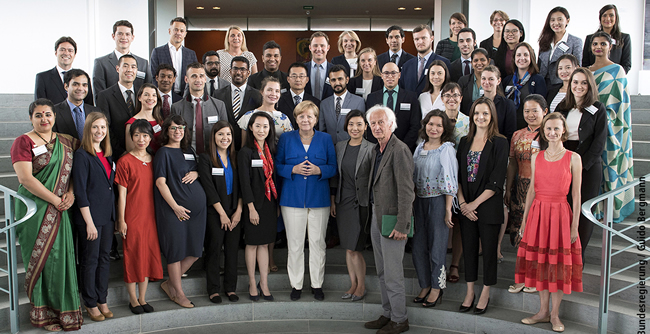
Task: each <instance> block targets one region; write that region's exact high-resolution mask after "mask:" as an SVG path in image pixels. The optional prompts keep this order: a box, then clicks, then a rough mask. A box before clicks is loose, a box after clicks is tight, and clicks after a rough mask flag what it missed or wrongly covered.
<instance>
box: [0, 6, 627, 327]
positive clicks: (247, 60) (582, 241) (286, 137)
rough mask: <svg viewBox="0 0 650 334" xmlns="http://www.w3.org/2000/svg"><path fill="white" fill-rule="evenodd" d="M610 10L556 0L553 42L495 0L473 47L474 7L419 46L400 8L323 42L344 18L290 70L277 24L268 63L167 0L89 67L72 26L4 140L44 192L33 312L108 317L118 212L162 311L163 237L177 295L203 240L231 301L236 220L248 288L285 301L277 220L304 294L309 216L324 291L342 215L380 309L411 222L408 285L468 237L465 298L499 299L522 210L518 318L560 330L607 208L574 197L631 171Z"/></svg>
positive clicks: (399, 304)
mask: <svg viewBox="0 0 650 334" xmlns="http://www.w3.org/2000/svg"><path fill="white" fill-rule="evenodd" d="M599 17H600V23H601V26H600V29H599V30H598V31H597V32H596V33H594V34H593V35H589V36H587V38H586V43H585V44H584V52H583V47H582V45H581V44H582V42H581V40H580V39H579V38H577V37H575V36H572V35H570V34H569V33H568V32H567V31H566V28H567V25H568V23H569V19H570V17H569V13H568V12H567V11H566V9H564V8H562V7H556V8H554V9H553V10H551V12H550V13H549V14H548V17H547V20H546V23H545V27H544V29H543V31H542V34H541V36H540V38H539V41H540V45H539V50H540V55H539V57H536V55H535V51H534V50H533V48H532V47H531V46H530V45H529V44H527V43H525V42H523V39H524V36H525V34H524V29H523V25H522V24H521V22H519V21H518V20H515V19H512V20H511V19H509V17H508V15H507V14H506V13H505V12H503V11H500V10H497V11H494V13H492V15H491V16H490V22H491V24H492V26H493V28H494V34H493V35H492V36H491V37H490V38H488V39H487V40H485V41H483V42H481V43H480V45H481V47H480V48H477V47H476V34H475V32H474V31H473V30H472V29H471V28H469V27H468V22H467V19H466V18H465V16H464V15H463V14H461V13H455V14H453V15H452V16H451V18H450V20H449V27H450V33H451V37H449V38H447V39H444V40H442V41H440V42H439V43H438V45H437V47H436V51H435V52H433V31H432V30H431V27H429V26H426V25H419V26H417V27H415V28H414V29H413V41H414V44H415V47H416V49H417V51H418V55H417V56H413V55H410V54H408V53H407V52H405V51H404V50H402V44H403V42H404V37H405V34H404V30H403V29H402V28H401V27H399V26H391V27H390V28H388V30H387V31H386V43H387V44H388V46H389V50H388V51H387V52H385V53H382V54H379V55H377V53H376V51H375V50H374V49H372V48H363V49H362V48H361V41H360V40H359V38H358V36H357V34H356V33H355V32H354V31H344V32H343V33H341V35H340V36H339V40H338V48H339V51H340V52H341V53H342V54H341V55H340V56H337V57H334V58H333V59H332V62H329V61H328V60H327V53H328V51H329V47H330V46H329V37H328V36H327V35H326V34H324V33H322V32H315V33H313V34H312V36H311V38H310V45H309V49H310V51H311V53H312V60H311V61H309V62H307V63H293V64H291V65H290V66H289V71H288V73H284V72H282V71H280V70H279V65H280V61H281V48H280V46H279V45H278V44H277V43H275V42H274V41H269V42H267V43H266V44H264V47H263V57H262V58H263V62H264V69H263V70H261V71H258V70H257V59H256V58H255V55H254V54H253V53H252V52H250V51H248V49H247V47H246V40H245V37H244V33H243V31H242V30H241V29H240V28H238V27H234V26H233V27H231V28H230V29H228V32H227V34H226V38H225V40H224V49H223V50H219V51H209V52H207V53H205V54H204V55H203V57H202V61H201V62H198V61H197V57H196V54H195V53H194V51H192V50H190V49H188V48H186V47H184V46H183V40H184V38H185V35H186V34H187V22H186V21H185V20H184V19H183V18H175V19H173V20H172V21H171V22H170V28H169V33H170V40H169V43H167V44H166V45H163V46H160V47H158V48H155V49H154V50H153V52H152V54H151V57H150V63H149V62H148V61H147V60H146V59H143V58H140V57H137V56H135V55H133V54H131V53H130V51H129V48H130V44H131V42H132V41H133V39H134V33H133V26H132V25H131V24H130V23H129V22H128V21H118V22H116V23H115V25H114V27H113V38H114V40H115V42H116V49H115V50H114V51H113V52H111V53H109V54H108V55H106V56H104V57H101V58H98V59H97V60H96V61H95V69H94V72H93V79H92V85H91V79H90V77H89V75H88V74H87V73H86V72H84V71H83V70H80V69H74V68H72V61H73V60H74V56H75V54H76V44H75V42H74V40H72V38H70V37H62V38H61V39H59V40H58V41H57V42H56V45H55V54H56V56H57V62H58V64H57V66H56V67H55V68H54V69H52V70H50V71H46V72H42V73H39V74H38V75H37V78H36V100H35V101H34V102H33V103H32V104H31V105H30V106H29V117H30V120H31V122H32V125H33V127H34V129H33V130H32V131H30V132H28V133H26V134H24V135H22V136H20V137H18V138H17V139H16V141H15V142H14V144H13V146H12V149H11V157H12V162H13V164H14V169H15V171H16V173H17V175H18V178H19V181H20V184H21V186H20V187H19V190H18V192H19V193H20V194H22V195H24V196H26V197H28V198H31V199H33V200H34V201H35V202H36V203H37V208H38V211H37V214H36V215H35V216H34V217H32V218H31V219H30V221H29V222H27V223H25V224H23V225H21V226H20V227H19V228H18V234H19V241H20V244H21V245H22V247H21V250H22V256H23V259H24V263H25V266H26V284H25V288H26V290H27V293H28V296H29V298H30V302H31V304H32V311H31V312H30V318H31V321H32V324H33V325H35V326H39V327H45V329H47V330H50V331H60V330H76V329H79V328H80V327H81V325H82V323H83V316H82V313H81V306H82V304H83V307H84V308H85V309H86V311H87V313H88V316H89V317H90V319H91V320H93V321H102V320H104V319H106V318H111V317H113V313H112V312H111V311H110V309H109V307H108V305H107V303H106V297H107V291H108V276H109V275H108V269H109V266H110V257H111V248H112V247H114V245H115V244H116V241H115V240H114V231H117V232H118V233H119V235H120V236H121V237H122V238H123V256H124V281H125V283H126V287H127V291H128V294H129V308H130V310H131V311H132V312H133V313H135V314H142V313H144V312H147V313H148V312H153V311H154V308H153V306H151V305H150V304H149V303H147V301H146V299H145V296H146V290H147V285H148V282H149V281H158V280H162V279H163V268H162V261H161V254H162V255H163V256H164V257H165V260H166V263H167V274H168V279H167V280H165V281H163V282H162V283H161V284H160V287H161V289H162V290H163V291H164V292H165V293H166V294H167V295H168V297H169V298H170V299H171V300H172V301H174V302H175V303H177V304H178V305H180V306H182V307H186V308H192V307H194V304H193V303H192V302H191V301H190V300H189V299H188V297H187V296H186V295H185V293H184V292H183V286H182V282H181V277H182V276H183V275H184V274H185V273H186V272H187V271H188V270H189V268H190V267H191V266H192V264H193V263H194V262H195V261H196V260H197V259H198V258H199V257H204V264H205V271H206V283H207V286H206V290H207V295H208V298H209V299H210V301H212V302H213V303H221V302H222V293H225V297H227V298H228V300H229V301H231V302H236V301H238V300H239V297H238V295H237V291H236V287H237V278H238V276H237V266H238V263H237V259H238V256H237V254H238V251H239V245H240V240H242V239H243V242H244V244H245V251H244V252H245V261H246V269H247V273H248V278H249V284H248V298H249V299H250V300H253V301H258V300H260V298H263V299H264V300H267V301H272V300H273V299H274V297H273V295H272V294H271V291H270V289H269V284H268V274H269V272H271V271H277V266H276V265H275V263H274V261H273V245H274V243H275V241H276V234H277V232H278V230H279V229H281V228H282V227H284V229H285V230H286V238H287V247H288V259H287V272H288V277H289V282H290V285H291V288H292V291H291V294H290V297H291V300H298V299H300V298H301V294H302V290H303V283H304V282H303V281H304V271H305V268H304V263H305V260H304V247H305V238H307V239H308V241H309V271H310V280H311V282H310V288H311V293H312V294H313V295H314V298H315V299H316V300H323V299H324V298H325V295H324V291H323V281H324V278H325V263H326V261H325V257H326V242H325V236H326V232H327V228H328V221H330V220H332V221H335V226H336V227H337V230H338V235H339V238H340V244H341V247H343V248H344V249H346V262H347V268H348V273H349V276H350V289H348V290H347V291H345V292H344V293H343V295H342V296H341V298H343V299H350V300H352V301H358V300H362V299H363V298H364V297H365V296H366V294H367V290H366V285H365V276H366V263H365V260H364V257H363V254H362V252H363V251H364V249H366V246H367V243H368V239H369V240H370V242H371V244H372V251H373V253H374V258H375V264H376V269H377V275H378V277H379V282H380V290H381V291H380V293H381V302H382V310H383V312H382V315H381V316H380V317H379V318H378V319H377V320H374V321H370V322H368V323H366V324H365V327H367V328H371V329H377V330H378V333H400V332H403V331H406V330H408V328H409V324H408V315H407V307H406V306H407V302H406V293H405V285H404V271H403V258H404V254H405V248H406V244H407V240H408V238H412V240H411V249H412V256H413V263H414V265H415V269H416V272H417V278H418V283H419V285H420V288H421V291H420V293H419V294H418V295H417V296H416V297H415V298H414V299H413V302H414V303H418V304H421V305H422V306H423V307H435V306H436V305H437V303H438V302H439V301H440V300H441V299H442V297H443V294H444V289H445V288H446V286H447V282H449V283H455V282H458V281H459V279H460V274H459V266H460V259H461V257H463V258H464V274H465V277H464V278H465V281H466V284H467V293H466V295H465V297H464V299H463V302H462V303H461V305H460V307H459V311H460V312H468V311H472V310H473V312H474V313H475V314H483V313H485V312H486V311H487V309H488V305H489V301H490V287H491V286H493V285H494V284H496V283H497V268H498V264H499V263H501V261H502V259H503V255H502V254H501V240H502V238H503V236H504V233H505V232H506V231H508V232H509V235H510V241H511V243H512V244H513V245H518V247H519V248H518V253H517V263H516V272H515V273H514V275H515V282H516V283H515V284H514V285H512V286H511V287H510V289H509V291H510V292H513V293H517V292H519V291H522V290H524V291H526V292H535V291H539V294H540V302H541V303H540V311H539V312H538V313H537V314H535V315H534V316H532V317H529V318H526V319H523V320H522V322H523V323H526V324H535V323H538V322H551V323H552V325H553V330H555V331H563V330H564V326H563V324H562V322H561V321H560V319H559V305H560V301H561V299H562V296H563V293H571V292H572V291H578V292H579V291H582V264H583V257H584V250H585V248H586V247H587V244H588V242H589V239H590V236H591V230H592V228H593V226H592V225H591V224H590V223H589V222H588V221H587V220H586V219H585V218H584V216H582V215H581V214H580V205H581V204H582V202H584V201H585V200H587V199H589V198H592V197H594V196H596V195H597V194H598V193H599V192H600V191H609V190H611V189H613V188H615V187H618V186H620V185H622V184H625V183H626V182H629V181H630V180H632V177H633V175H632V170H633V169H632V150H631V138H630V128H631V123H630V108H629V107H630V106H629V96H628V94H627V86H626V85H627V81H626V79H625V72H626V71H627V70H629V68H630V45H629V43H630V39H629V36H628V35H626V34H623V33H621V31H620V29H619V17H618V11H617V9H616V7H615V6H614V5H608V6H605V7H603V8H602V9H601V11H600V16H599ZM580 59H581V60H582V66H583V67H580V66H579V60H580ZM611 85H615V86H616V89H614V88H612V87H611ZM92 86H94V91H95V95H93V91H92V89H91V87H92ZM93 101H95V103H94V105H93ZM549 179H553V180H557V182H554V183H553V184H550V183H549V182H547V181H546V180H549ZM536 180H544V181H541V182H539V181H538V182H535V181H536ZM619 200H620V203H621V205H620V206H617V208H616V213H615V219H616V220H617V221H621V220H622V219H624V218H625V216H627V215H629V214H630V213H631V212H632V211H633V210H634V208H633V205H634V202H633V193H631V192H626V193H623V194H622V195H621V196H620V198H619ZM16 209H17V214H18V215H20V214H21V213H24V211H25V209H24V207H22V206H21V205H20V204H17V208H16ZM331 217H332V218H331ZM73 236H74V237H73ZM75 238H76V239H77V240H78V249H77V252H76V256H77V257H78V260H79V268H75V259H76V257H75V248H74V240H75ZM448 245H449V246H448ZM449 251H451V253H452V257H451V262H450V264H449V265H447V259H446V254H447V253H448V252H449ZM481 255H482V258H483V288H482V290H481V293H480V295H479V296H476V295H475V293H474V291H475V289H474V285H475V283H476V281H477V280H478V275H479V273H478V267H479V259H480V256H481ZM222 256H223V257H224V259H225V261H224V265H223V276H224V278H223V289H222V283H221V278H220V276H221V275H220V262H221V260H220V259H221V257H222ZM256 268H257V271H258V272H259V279H258V276H257V275H256ZM77 278H78V279H79V281H78V282H77ZM136 286H137V289H136ZM79 292H80V293H81V299H80V298H79V297H78V296H79ZM551 296H552V303H553V307H552V310H551V311H550V312H549V301H550V299H551Z"/></svg>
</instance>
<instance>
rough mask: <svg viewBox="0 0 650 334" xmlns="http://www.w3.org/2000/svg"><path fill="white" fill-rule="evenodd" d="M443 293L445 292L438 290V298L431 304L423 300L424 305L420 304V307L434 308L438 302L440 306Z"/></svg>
mask: <svg viewBox="0 0 650 334" xmlns="http://www.w3.org/2000/svg"><path fill="white" fill-rule="evenodd" d="M444 293H445V290H442V289H440V294H439V295H438V298H436V300H434V301H432V302H429V301H426V300H425V301H424V303H423V304H422V306H423V307H426V308H429V307H435V306H436V304H438V302H440V304H442V295H443V294H444Z"/></svg>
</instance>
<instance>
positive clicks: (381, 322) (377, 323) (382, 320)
mask: <svg viewBox="0 0 650 334" xmlns="http://www.w3.org/2000/svg"><path fill="white" fill-rule="evenodd" d="M389 322H390V318H386V317H384V316H383V315H382V316H381V317H379V319H377V320H373V321H368V322H366V323H365V324H364V325H363V326H364V327H366V328H368V329H382V328H383V327H384V326H386V325H387V324H388V323H389Z"/></svg>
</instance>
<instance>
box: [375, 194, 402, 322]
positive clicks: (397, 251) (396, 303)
mask: <svg viewBox="0 0 650 334" xmlns="http://www.w3.org/2000/svg"><path fill="white" fill-rule="evenodd" d="M376 211H377V210H376V209H375V207H374V205H373V208H372V220H371V224H372V227H371V228H370V235H371V238H372V249H373V252H374V254H375V266H376V267H377V277H379V287H380V289H381V307H382V308H383V309H384V317H387V318H390V320H392V321H394V322H397V323H402V322H404V321H406V320H407V319H408V316H407V314H406V288H405V287H404V265H403V263H402V262H403V259H404V246H406V240H401V241H398V240H395V239H389V238H386V237H383V236H381V230H380V229H379V223H380V222H377V217H376V214H375V212H376Z"/></svg>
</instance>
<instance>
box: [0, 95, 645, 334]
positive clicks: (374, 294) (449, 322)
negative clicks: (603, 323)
mask: <svg viewBox="0 0 650 334" xmlns="http://www.w3.org/2000/svg"><path fill="white" fill-rule="evenodd" d="M31 101H32V96H31V95H0V119H2V120H3V123H0V184H2V185H6V186H8V187H10V188H12V189H17V187H18V180H17V178H16V176H15V173H14V172H13V170H12V167H11V160H10V157H9V151H10V147H11V144H12V142H13V140H14V139H15V138H16V137H17V136H19V135H20V134H22V133H24V132H26V131H28V130H29V129H30V128H31V125H30V123H29V121H28V115H27V106H28V105H29V103H30V102H31ZM632 106H633V107H634V109H633V111H632V120H633V122H634V125H633V134H632V135H633V138H636V139H638V140H634V141H633V145H634V156H635V159H634V160H635V161H634V164H635V165H634V167H635V168H634V169H635V175H637V176H640V175H645V174H647V173H650V96H647V97H646V96H633V97H632ZM646 138H648V141H644V139H646ZM638 207H639V206H638V205H637V211H638ZM0 210H3V206H2V205H0ZM3 214H4V212H1V211H0V215H3ZM636 218H637V213H636V212H635V214H633V215H631V216H630V217H629V218H628V220H626V221H625V222H623V223H621V224H618V225H617V226H618V227H620V228H623V227H625V226H626V225H627V224H628V222H631V221H634V220H636ZM629 233H630V235H633V234H634V231H630V232H629ZM600 242H601V231H600V229H598V228H597V229H595V230H594V235H593V237H592V239H591V241H590V243H589V247H588V248H587V251H586V257H585V269H584V272H583V286H584V292H583V293H573V294H571V295H565V296H564V300H563V303H562V306H561V307H562V310H560V314H561V317H562V319H563V321H564V324H565V327H566V331H565V332H566V333H594V332H595V331H596V323H597V318H598V302H599V298H598V293H599V287H600V256H601V247H600ZM5 245H6V242H5V240H4V239H0V247H4V246H5ZM18 247H20V246H18ZM615 247H619V248H620V247H623V246H622V243H621V244H618V243H617V244H615ZM502 248H503V253H504V255H505V259H504V262H503V263H502V264H500V265H499V267H498V269H499V272H498V276H499V283H498V284H497V285H496V286H494V287H493V289H492V292H491V299H490V307H489V310H488V312H487V313H486V314H484V315H481V316H475V315H473V314H471V313H469V314H468V313H458V312H457V310H458V306H459V305H460V303H461V302H462V300H463V298H464V295H465V287H466V285H465V284H463V280H462V278H463V275H461V281H460V282H459V283H455V284H448V285H447V289H446V290H445V295H444V297H443V301H442V304H441V305H438V306H436V307H435V308H433V309H424V308H422V307H421V306H419V305H416V304H413V303H412V299H413V297H414V296H415V295H417V294H418V293H419V291H420V288H419V286H418V283H417V278H416V275H415V270H414V267H413V263H412V260H411V256H410V254H406V256H405V258H404V267H405V277H406V292H407V295H408V296H407V306H408V314H409V323H410V324H411V330H410V331H409V332H413V333H502V332H505V331H507V332H510V333H549V332H551V325H550V324H538V325H534V326H526V325H523V324H521V322H520V320H521V319H522V318H525V317H528V316H530V315H531V314H533V313H535V312H536V311H537V310H538V309H539V298H538V295H537V294H525V293H523V292H522V293H519V294H511V293H508V292H507V289H508V286H509V285H510V284H512V283H514V279H513V273H514V267H515V254H516V250H515V249H514V248H513V247H511V246H510V245H509V239H508V237H507V236H506V237H505V238H504V243H503V246H502ZM18 249H20V248H18ZM639 253H640V252H639V251H637V250H635V249H630V250H626V251H625V252H623V254H621V255H618V257H617V258H616V261H613V268H614V270H616V269H618V268H622V267H623V263H624V261H625V262H627V261H630V262H631V261H636V260H638V254H639ZM243 255H244V254H243V251H241V252H240V253H239V280H238V284H237V293H238V295H239V296H240V300H239V301H238V302H235V303H231V302H228V301H227V298H225V297H224V303H222V304H212V303H211V302H210V301H209V299H208V297H207V295H206V290H205V285H206V284H205V276H204V271H203V270H202V269H201V268H202V259H200V260H199V261H197V263H195V264H194V266H193V267H192V269H191V270H190V271H189V272H188V274H189V276H188V277H187V278H184V279H183V288H184V291H185V293H186V295H188V296H189V298H190V300H192V301H193V302H194V304H196V307H195V308H193V309H183V308H181V307H179V306H177V305H176V304H174V303H173V302H171V301H169V299H168V298H167V296H166V295H165V294H164V292H163V291H162V290H161V289H160V283H159V282H152V283H151V284H149V288H148V291H147V301H148V302H150V303H151V305H152V306H154V307H155V309H156V312H154V313H150V314H143V315H133V314H132V313H131V312H130V311H129V308H128V306H127V304H128V294H127V292H126V288H125V286H124V283H123V281H122V270H123V269H122V265H123V264H122V261H121V260H118V261H114V262H111V273H110V283H109V292H108V304H109V306H110V307H111V310H112V311H113V312H114V313H115V318H114V319H107V320H106V321H103V322H92V321H91V320H90V319H89V318H87V317H86V319H85V323H84V325H83V327H82V329H81V330H80V331H79V333H138V332H142V333H148V332H156V333H208V332H209V333H214V332H218V333H222V332H232V333H317V332H318V333H332V332H334V333H373V332H374V331H371V330H366V329H365V328H363V322H365V321H369V320H375V319H376V318H377V317H378V316H379V315H380V314H381V301H380V295H379V293H378V292H379V282H378V278H377V276H376V271H375V267H374V258H373V255H372V252H369V251H365V252H364V257H365V259H366V262H367V265H368V269H367V273H368V276H367V279H366V285H367V289H368V292H369V293H368V295H367V297H366V298H365V299H364V300H363V301H359V302H351V301H349V300H342V299H340V296H341V294H342V293H343V292H345V290H347V289H348V287H349V284H350V283H349V277H348V275H347V268H346V265H345V250H343V249H340V248H338V247H337V248H334V249H329V250H327V266H326V271H325V273H326V275H325V282H324V286H323V290H324V291H325V300H324V301H322V302H319V301H316V300H314V299H313V297H312V295H311V294H310V293H309V283H308V282H309V279H308V278H306V279H305V287H304V290H303V294H302V298H301V299H300V300H298V301H291V300H290V299H289V292H290V291H291V287H290V285H289V281H288V278H287V272H286V258H287V255H286V249H277V250H276V253H275V259H276V263H277V264H278V266H279V267H280V271H278V272H277V273H271V274H270V275H269V287H270V290H271V292H272V294H273V295H274V297H275V301H274V302H263V301H260V302H251V301H249V300H248V298H247V297H248V277H247V275H246V269H245V263H244V256H243ZM305 258H307V256H306V257H305ZM18 260H19V262H22V259H21V257H20V256H18ZM449 261H450V260H448V262H449ZM619 262H620V265H618V264H619ZM5 265H6V261H5V259H4V257H2V258H0V266H5ZM306 267H308V264H307V265H306ZM462 267H463V266H462V264H461V269H462ZM480 272H482V268H479V273H480ZM306 273H307V275H308V270H307V271H306ZM24 275H25V273H24V269H22V268H21V269H20V270H19V272H18V276H19V286H20V291H21V293H20V304H21V306H20V319H21V333H43V330H42V329H37V328H34V327H32V326H31V324H30V323H29V300H28V299H27V296H26V294H25V292H24V291H23V288H22V286H23V285H22V284H23V282H24ZM638 277H639V272H638V269H637V268H632V269H630V270H627V271H625V272H624V273H623V274H621V275H617V276H616V277H613V278H612V286H613V289H614V290H615V289H617V288H620V287H623V286H626V285H629V284H632V283H634V282H637V281H638ZM478 283H481V278H479V282H478ZM6 284H7V277H6V276H5V275H0V286H6ZM477 285H478V286H477V289H476V293H477V294H479V293H480V290H479V287H480V284H477ZM638 300H639V295H638V292H637V290H636V289H631V290H628V291H624V292H623V293H621V294H618V295H616V296H614V297H612V298H611V299H610V313H609V322H608V325H609V327H608V330H609V331H610V332H611V333H636V332H637V330H638V322H639V319H638V318H637V315H636V313H637V310H638ZM7 307H8V298H7V296H6V294H0V333H7V332H9V318H8V316H9V312H8V308H7Z"/></svg>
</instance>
